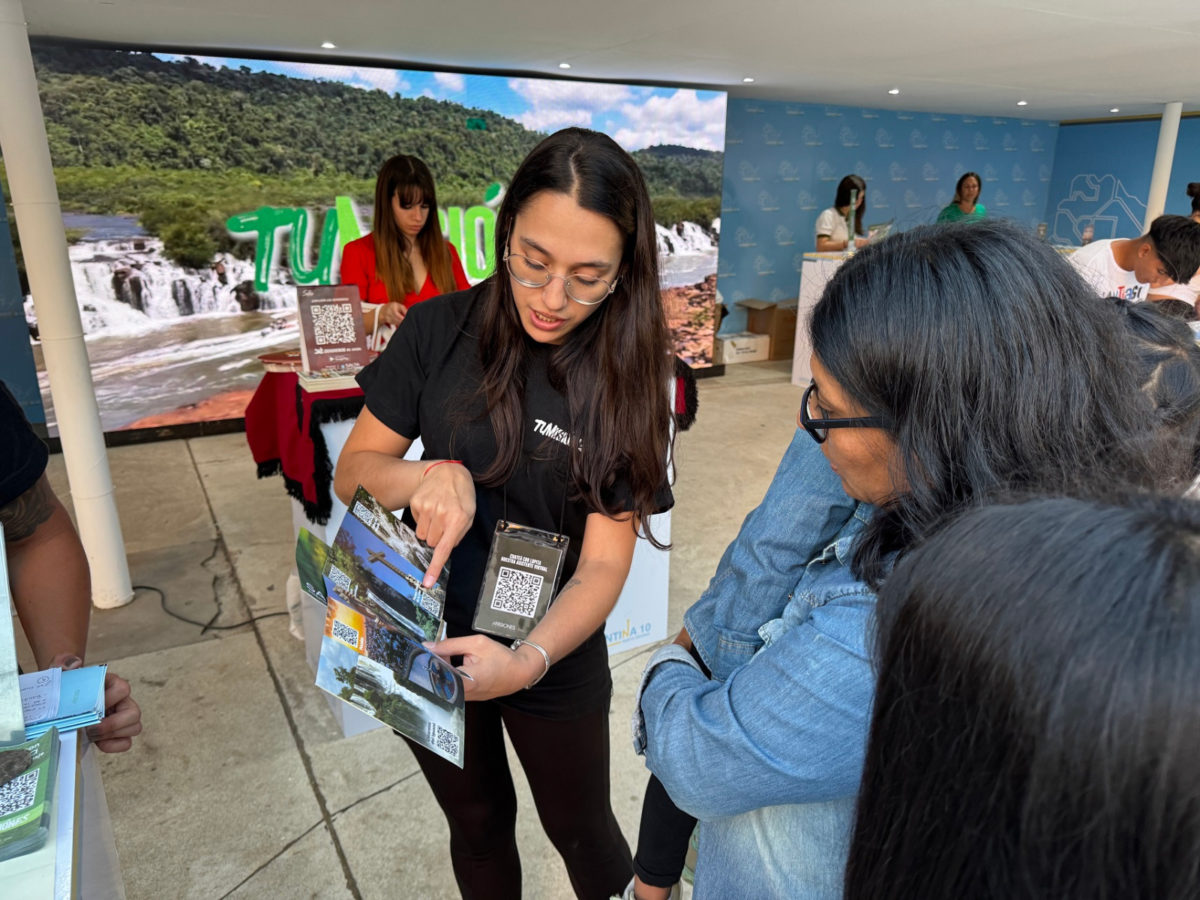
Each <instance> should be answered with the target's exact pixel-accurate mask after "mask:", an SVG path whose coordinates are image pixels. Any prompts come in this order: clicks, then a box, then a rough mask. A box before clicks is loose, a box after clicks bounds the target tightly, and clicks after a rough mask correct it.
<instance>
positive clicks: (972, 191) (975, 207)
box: [937, 172, 987, 222]
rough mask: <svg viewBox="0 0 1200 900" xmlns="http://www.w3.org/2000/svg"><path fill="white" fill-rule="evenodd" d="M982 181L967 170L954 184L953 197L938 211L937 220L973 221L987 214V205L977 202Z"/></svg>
mask: <svg viewBox="0 0 1200 900" xmlns="http://www.w3.org/2000/svg"><path fill="white" fill-rule="evenodd" d="M982 184H983V182H982V181H981V180H980V178H979V176H978V175H977V174H975V173H974V172H967V173H966V174H964V175H963V176H962V177H961V178H959V179H958V183H957V184H956V185H954V199H953V200H952V201H950V203H949V204H948V205H947V206H946V208H945V209H943V210H942V211H941V212H940V213H938V217H937V220H938V221H939V222H960V221H963V220H966V221H968V222H975V221H978V220H979V219H982V218H983V217H984V216H986V215H987V207H986V206H984V205H983V204H982V203H980V202H979V189H980V186H981V185H982Z"/></svg>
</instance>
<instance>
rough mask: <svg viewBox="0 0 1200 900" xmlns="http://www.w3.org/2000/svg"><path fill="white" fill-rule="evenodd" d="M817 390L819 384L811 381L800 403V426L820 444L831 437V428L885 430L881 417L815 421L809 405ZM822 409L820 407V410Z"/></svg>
mask: <svg viewBox="0 0 1200 900" xmlns="http://www.w3.org/2000/svg"><path fill="white" fill-rule="evenodd" d="M816 389H817V383H816V382H815V381H810V382H809V383H808V389H807V390H806V391H805V392H804V397H803V399H801V401H800V424H801V425H803V426H804V430H805V431H807V432H808V435H809V437H811V438H812V439H813V440H814V441H816V442H817V443H818V444H823V443H825V438H827V437H829V429H830V428H883V427H884V424H883V419H882V418H881V417H880V416H855V417H853V418H850V419H826V418H821V419H814V418H813V417H812V416H811V415H810V414H809V411H808V405H809V403H810V402H811V400H812V395H813V391H815V390H816ZM819 408H820V407H818V409H819Z"/></svg>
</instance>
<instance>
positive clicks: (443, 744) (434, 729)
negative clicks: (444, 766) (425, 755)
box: [429, 722, 459, 759]
mask: <svg viewBox="0 0 1200 900" xmlns="http://www.w3.org/2000/svg"><path fill="white" fill-rule="evenodd" d="M429 743H430V744H432V745H433V746H434V747H435V748H437V749H438V750H440V751H441V752H442V753H445V754H446V755H447V756H449V757H450V758H451V759H458V755H459V750H458V735H457V734H455V733H454V732H453V731H447V730H446V729H445V728H443V727H442V726H441V725H435V724H434V723H433V722H430V723H429Z"/></svg>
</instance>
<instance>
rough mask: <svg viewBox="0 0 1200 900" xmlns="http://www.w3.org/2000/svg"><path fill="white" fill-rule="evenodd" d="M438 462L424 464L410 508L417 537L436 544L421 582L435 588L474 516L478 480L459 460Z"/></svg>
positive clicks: (432, 545) (431, 544)
mask: <svg viewBox="0 0 1200 900" xmlns="http://www.w3.org/2000/svg"><path fill="white" fill-rule="evenodd" d="M436 463H437V461H436V460H435V461H434V462H430V463H429V464H428V465H427V466H426V467H425V472H424V474H423V475H422V476H421V481H420V483H419V484H418V485H417V489H416V490H415V491H413V495H412V499H411V500H410V501H409V504H408V508H409V509H410V510H412V514H413V519H415V520H416V523H417V537H419V538H420V539H421V540H423V541H424V542H425V543H427V544H429V546H431V547H433V559H432V561H431V562H430V563H429V568H428V569H427V570H426V571H425V578H424V580H423V581H422V584H423V585H424V586H425V587H427V588H429V587H433V584H434V582H435V581H437V578H438V576H439V575H441V574H442V567H443V566H444V565H445V564H446V560H447V559H449V558H450V551H451V550H453V549H454V548H455V547H456V546H458V542H459V541H461V540H462V538H463V535H464V534H466V533H467V529H468V528H470V527H471V522H472V521H474V519H475V482H474V481H472V480H471V473H470V472H468V471H467V468H466V467H465V466H464V465H463V464H462V463H459V462H452V461H449V460H444V461H442V462H441V464H440V465H438V464H436Z"/></svg>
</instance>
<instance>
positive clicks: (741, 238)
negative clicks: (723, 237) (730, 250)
mask: <svg viewBox="0 0 1200 900" xmlns="http://www.w3.org/2000/svg"><path fill="white" fill-rule="evenodd" d="M734 239H735V240H736V241H737V245H738V246H739V247H757V246H758V242H757V241H756V240H755V239H754V232H753V231H751V230H750V229H749V228H747V227H746V226H745V225H739V226H738V230H737V232H735V236H734Z"/></svg>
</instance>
